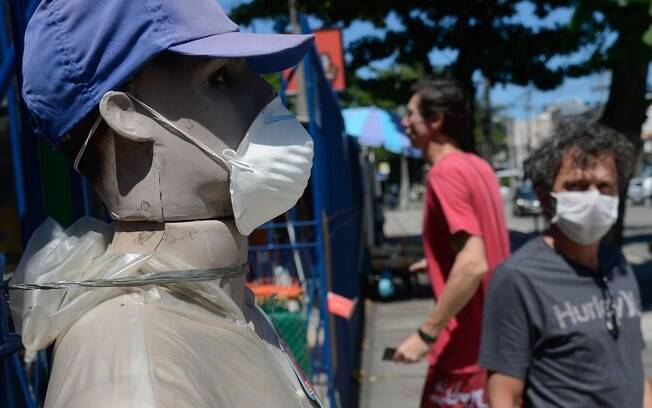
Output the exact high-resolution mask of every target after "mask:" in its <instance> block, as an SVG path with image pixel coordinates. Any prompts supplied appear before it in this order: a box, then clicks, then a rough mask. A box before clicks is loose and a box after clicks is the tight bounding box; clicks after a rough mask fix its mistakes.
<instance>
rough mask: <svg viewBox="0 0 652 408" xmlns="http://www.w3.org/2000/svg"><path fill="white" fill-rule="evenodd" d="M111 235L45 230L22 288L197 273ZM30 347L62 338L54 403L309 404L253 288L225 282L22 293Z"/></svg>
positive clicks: (91, 224) (25, 263)
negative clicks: (234, 294)
mask: <svg viewBox="0 0 652 408" xmlns="http://www.w3.org/2000/svg"><path fill="white" fill-rule="evenodd" d="M111 237H112V229H111V227H110V226H109V225H107V224H104V223H102V222H100V221H98V220H95V219H92V218H82V219H80V220H79V221H77V222H76V223H75V224H74V225H73V226H72V227H71V228H69V229H68V230H64V229H63V228H61V227H60V226H59V225H58V224H57V223H56V222H54V221H52V220H48V221H46V222H45V223H44V224H43V225H42V226H41V227H39V228H38V229H37V231H35V233H34V235H33V237H32V239H31V240H30V242H29V244H28V246H27V248H26V251H25V253H24V256H23V259H22V260H21V262H20V264H19V266H18V268H17V270H16V272H15V274H14V278H13V279H12V283H39V282H56V281H68V280H88V279H120V278H124V277H128V276H137V275H142V274H151V273H157V272H164V271H171V270H172V271H174V270H178V271H179V270H187V269H190V268H189V267H188V265H184V264H182V263H181V262H179V261H178V260H175V259H170V258H168V257H166V256H164V255H162V254H158V253H147V254H129V253H118V252H114V251H113V250H112V249H111V246H110V242H111ZM10 296H11V306H12V314H13V317H14V322H15V324H16V328H17V330H18V331H19V332H20V333H21V334H22V338H23V344H24V345H25V348H26V349H27V350H29V351H36V350H39V349H43V348H45V347H47V346H48V345H50V344H52V343H53V342H56V343H55V353H54V362H53V367H52V374H51V377H50V383H49V385H48V393H47V397H46V403H45V406H46V407H49V408H52V407H54V408H58V407H66V408H77V407H80V408H81V407H84V408H85V407H88V406H92V407H125V408H131V407H134V408H135V407H139V408H148V407H152V408H153V407H156V408H159V407H166V408H167V407H175V408H178V407H197V408H203V407H206V408H208V407H211V408H213V407H254V406H268V407H311V406H313V405H312V404H313V403H312V402H311V400H310V399H309V398H307V397H306V394H305V393H304V392H303V389H302V386H301V384H300V382H299V381H298V379H297V375H296V371H295V368H294V366H293V364H292V362H291V360H290V358H289V356H288V355H287V354H286V353H284V352H283V351H282V350H281V348H280V345H279V341H278V337H277V334H276V332H275V331H274V329H273V328H272V327H271V325H270V323H269V321H268V320H267V319H266V317H265V316H264V315H263V314H262V312H261V311H260V309H259V308H257V307H256V306H255V304H254V301H253V296H251V294H250V293H249V296H248V298H247V302H246V306H245V307H244V310H241V309H240V307H238V305H237V304H236V303H235V302H234V301H233V300H232V299H231V297H230V296H229V295H228V294H227V293H225V292H224V291H223V290H222V288H221V287H220V285H219V281H206V282H181V283H172V284H165V285H149V286H143V287H136V288H134V287H115V288H73V289H71V288H67V289H62V290H48V291H43V290H34V291H12V292H11V294H10Z"/></svg>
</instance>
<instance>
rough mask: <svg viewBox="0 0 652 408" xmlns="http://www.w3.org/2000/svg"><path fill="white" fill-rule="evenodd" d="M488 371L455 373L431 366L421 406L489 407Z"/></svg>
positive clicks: (447, 407) (438, 407)
mask: <svg viewBox="0 0 652 408" xmlns="http://www.w3.org/2000/svg"><path fill="white" fill-rule="evenodd" d="M488 407H489V402H488V398H487V372H486V371H485V370H482V371H477V372H474V373H463V374H454V373H451V372H447V371H444V370H438V369H437V367H436V366H430V368H429V369H428V376H427V377H426V383H425V385H424V386H423V395H422V396H421V408H488Z"/></svg>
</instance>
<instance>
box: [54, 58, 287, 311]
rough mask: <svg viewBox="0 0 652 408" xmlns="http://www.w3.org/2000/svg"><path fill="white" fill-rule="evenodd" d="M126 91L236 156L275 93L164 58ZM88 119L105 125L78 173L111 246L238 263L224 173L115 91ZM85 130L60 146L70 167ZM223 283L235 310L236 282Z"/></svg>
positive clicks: (238, 241) (242, 250)
mask: <svg viewBox="0 0 652 408" xmlns="http://www.w3.org/2000/svg"><path fill="white" fill-rule="evenodd" d="M162 84H164V85H162ZM127 88H128V91H129V93H130V94H132V95H134V96H136V97H138V98H139V99H140V100H142V101H143V102H145V103H147V104H148V105H149V106H151V107H153V108H154V109H156V110H157V111H159V112H160V113H161V114H163V115H164V116H166V117H167V118H169V119H170V120H172V121H174V122H176V124H177V125H178V126H179V127H181V128H183V129H187V130H188V131H189V132H192V134H193V135H195V136H196V137H198V138H200V140H201V141H202V142H204V143H205V144H207V145H208V146H209V147H211V148H213V149H214V150H215V151H222V150H223V149H225V148H231V149H236V148H237V146H238V144H239V143H240V141H241V140H242V138H243V136H244V134H245V132H246V131H247V129H248V127H249V125H250V124H251V122H252V121H253V120H254V118H255V117H256V115H257V114H258V112H259V111H260V110H261V109H262V108H263V107H264V106H265V105H267V103H269V101H270V100H271V99H272V98H273V97H274V95H275V92H274V90H273V88H272V87H271V86H270V85H269V84H268V83H267V82H266V81H265V80H263V79H262V78H260V77H259V76H258V75H256V74H255V73H253V72H252V71H251V70H250V69H249V67H248V66H247V64H246V62H245V61H244V60H242V59H224V58H216V59H209V58H202V57H188V56H182V55H178V54H172V53H170V54H163V55H161V56H159V57H158V58H156V59H154V60H153V61H151V62H150V63H149V64H147V65H146V66H145V67H144V68H143V69H142V70H141V71H140V72H139V73H138V74H137V75H136V76H135V77H134V78H133V79H132V80H131V81H130V82H129V84H128V86H127ZM97 114H99V115H101V116H102V118H103V120H104V123H105V124H106V125H105V126H100V127H99V128H98V131H99V132H97V133H96V134H95V135H94V136H93V138H92V139H91V140H90V141H89V145H88V147H87V148H86V152H85V154H84V157H82V159H81V161H80V163H79V169H80V171H81V172H82V174H87V175H88V178H89V181H90V183H91V185H92V186H93V187H94V188H95V190H96V191H97V192H98V194H99V195H100V197H101V198H102V201H103V202H104V203H105V205H106V207H107V210H108V212H109V214H110V216H111V218H112V219H113V220H114V227H115V236H114V239H113V246H114V248H116V249H119V250H121V251H124V252H131V251H135V252H144V251H146V250H153V249H155V248H158V250H159V251H162V252H167V253H170V254H173V255H174V256H176V257H178V258H179V259H181V260H183V261H185V262H187V263H188V264H189V265H191V266H193V267H196V268H198V269H202V268H205V269H208V268H220V267H226V266H234V265H239V264H242V263H244V262H246V258H247V240H246V237H244V236H242V235H240V234H239V233H238V231H237V230H236V229H235V226H234V223H233V219H232V218H233V212H232V209H231V200H230V196H229V173H228V171H227V170H226V169H225V168H223V167H221V166H220V165H219V164H217V163H215V162H214V161H213V160H211V159H210V158H209V157H207V156H206V155H204V154H203V153H202V152H201V151H200V150H198V149H197V148H196V147H195V146H193V145H192V144H190V143H188V142H187V141H185V140H182V139H180V138H179V137H178V136H176V135H173V134H171V133H170V132H169V131H167V130H166V129H164V128H162V127H161V125H159V124H158V123H156V122H155V121H153V120H152V119H151V118H150V117H148V116H147V114H146V112H143V110H142V108H141V107H140V106H138V105H137V104H136V103H134V101H132V100H131V99H130V98H129V97H128V96H126V95H125V94H124V93H121V92H116V93H112V94H110V95H106V96H105V97H104V98H102V100H101V102H100V105H99V112H98V113H97ZM90 119H91V120H94V119H95V118H92V117H91V118H90ZM88 122H89V121H86V122H85V123H83V124H82V126H81V127H80V129H75V130H73V132H72V137H71V138H69V139H68V140H67V141H66V142H64V143H63V144H62V146H61V149H62V151H64V153H66V155H68V157H69V158H70V159H71V161H72V160H74V157H75V155H76V154H77V150H78V148H79V145H80V143H81V142H82V141H83V140H84V138H85V136H86V134H87V133H88V126H85V125H87V123H88ZM224 285H225V288H226V290H228V291H229V294H230V295H231V296H232V297H233V300H234V301H235V302H236V303H237V304H238V305H239V306H241V307H243V305H244V288H245V285H244V277H241V278H236V279H229V280H228V281H226V282H224Z"/></svg>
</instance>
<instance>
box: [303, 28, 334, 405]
mask: <svg viewBox="0 0 652 408" xmlns="http://www.w3.org/2000/svg"><path fill="white" fill-rule="evenodd" d="M300 22H301V30H302V31H303V32H304V33H309V32H310V27H309V26H308V20H307V19H306V18H305V16H300ZM315 55H316V54H315V50H314V48H312V49H311V50H310V51H309V52H308V54H307V55H306V57H305V58H304V75H305V86H306V102H307V105H308V117H309V118H310V119H309V122H308V132H309V133H310V134H311V135H313V137H314V139H315V140H314V143H315V152H316V154H315V163H314V165H313V168H312V202H313V213H314V216H315V218H316V220H317V228H316V230H317V231H316V239H317V243H318V245H317V253H318V262H317V270H318V273H319V286H320V288H319V306H320V307H319V309H320V316H321V320H322V323H323V330H324V343H323V345H322V353H323V354H322V356H323V361H322V364H323V369H324V371H325V372H326V378H327V383H328V401H329V406H331V407H335V406H337V405H336V404H337V403H336V401H337V400H336V398H335V382H334V378H333V377H334V375H333V362H332V359H333V355H332V353H331V329H332V328H331V327H330V316H329V314H328V303H327V295H328V293H327V291H328V277H327V276H326V269H325V264H326V259H325V256H326V255H327V254H326V253H325V251H324V249H325V245H326V243H325V242H324V230H323V223H322V216H323V215H327V203H326V200H327V192H326V179H325V171H326V166H327V163H326V161H325V160H324V155H323V152H324V151H325V150H323V148H322V147H321V145H322V143H323V142H324V140H322V138H321V137H320V130H319V128H318V126H317V123H316V118H317V115H318V112H317V109H318V107H317V103H316V98H317V95H316V93H315V89H316V86H315V77H314V75H313V70H314V66H315V64H320V63H321V62H320V61H319V59H318V58H317V59H316V58H314V57H315Z"/></svg>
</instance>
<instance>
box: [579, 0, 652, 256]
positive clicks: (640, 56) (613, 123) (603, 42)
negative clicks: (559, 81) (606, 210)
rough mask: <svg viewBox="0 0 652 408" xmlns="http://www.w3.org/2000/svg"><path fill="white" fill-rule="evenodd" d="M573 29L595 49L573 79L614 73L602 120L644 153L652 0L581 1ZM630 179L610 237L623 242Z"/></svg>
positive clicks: (625, 182) (623, 188)
mask: <svg viewBox="0 0 652 408" xmlns="http://www.w3.org/2000/svg"><path fill="white" fill-rule="evenodd" d="M573 5H574V6H575V13H574V16H573V20H572V22H571V25H570V31H571V32H573V34H574V35H575V36H576V37H579V38H580V43H581V44H582V45H583V46H584V47H589V48H592V49H593V52H591V53H590V54H589V56H588V58H586V59H585V60H584V61H580V62H578V63H575V64H571V65H569V66H567V67H566V73H567V74H568V75H570V76H582V75H587V74H591V73H593V72H596V71H605V70H607V71H609V72H611V83H610V85H609V97H608V99H607V103H606V105H605V107H604V111H603V113H602V116H601V118H600V121H601V122H602V123H604V124H606V125H608V126H610V127H612V128H614V129H616V130H618V131H619V132H621V133H623V134H624V135H625V136H627V138H628V139H629V140H630V141H631V142H632V143H633V144H634V146H635V147H636V151H637V153H639V152H640V149H641V145H642V141H641V126H642V124H643V122H644V121H645V117H646V110H647V107H648V103H649V102H648V101H647V100H646V91H647V83H648V69H649V66H650V62H651V61H652V2H651V1H650V0H578V1H574V2H573ZM627 185H628V180H623V181H622V182H621V183H620V186H621V192H620V197H621V206H620V209H619V210H620V217H619V218H618V222H617V224H616V226H615V228H614V229H613V231H612V233H611V234H610V239H611V240H612V241H613V242H614V243H615V244H617V245H622V242H623V235H622V231H623V219H624V212H625V205H624V203H625V200H626V192H627Z"/></svg>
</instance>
